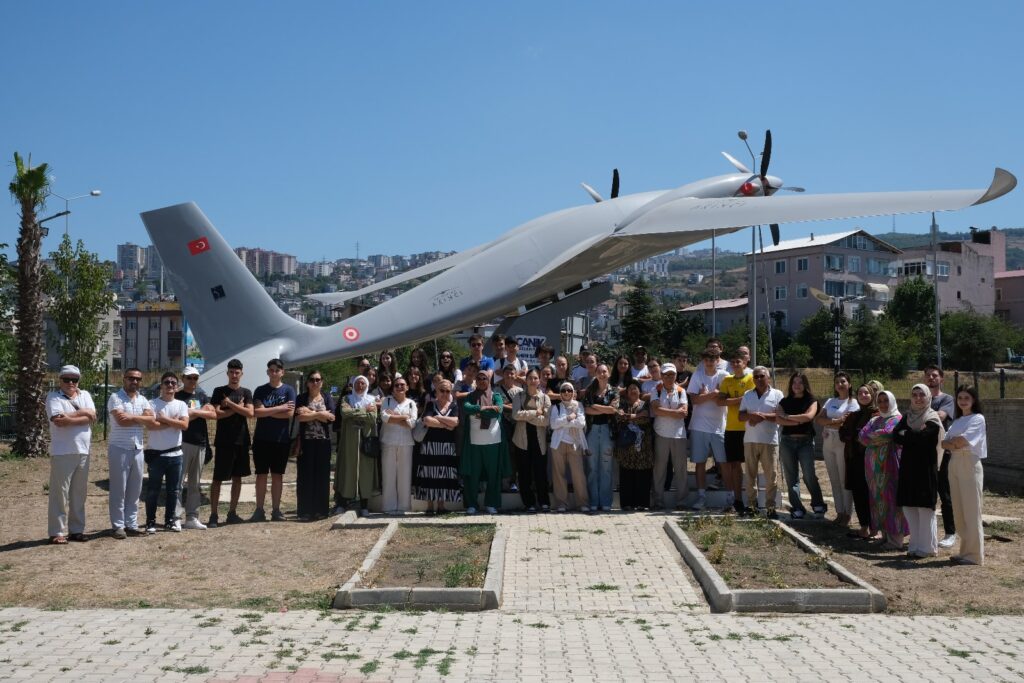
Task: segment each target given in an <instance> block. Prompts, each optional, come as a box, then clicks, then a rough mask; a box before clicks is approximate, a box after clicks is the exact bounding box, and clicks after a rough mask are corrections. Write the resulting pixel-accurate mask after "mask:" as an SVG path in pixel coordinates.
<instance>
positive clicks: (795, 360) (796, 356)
mask: <svg viewBox="0 0 1024 683" xmlns="http://www.w3.org/2000/svg"><path fill="white" fill-rule="evenodd" d="M775 360H776V361H778V364H779V365H780V366H781V367H784V368H792V369H794V370H796V369H799V368H806V367H807V366H808V365H809V364H810V362H811V350H810V348H808V347H807V346H806V345H804V344H801V343H800V342H792V343H791V344H789V345H788V346H786V348H784V349H782V350H781V351H779V352H778V353H777V354H775Z"/></svg>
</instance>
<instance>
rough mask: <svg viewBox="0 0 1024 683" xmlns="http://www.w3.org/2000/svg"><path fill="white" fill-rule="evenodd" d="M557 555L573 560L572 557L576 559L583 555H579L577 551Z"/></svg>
mask: <svg viewBox="0 0 1024 683" xmlns="http://www.w3.org/2000/svg"><path fill="white" fill-rule="evenodd" d="M559 557H564V558H565V559H567V560H573V559H576V558H578V557H583V555H581V554H579V553H566V554H564V555H559Z"/></svg>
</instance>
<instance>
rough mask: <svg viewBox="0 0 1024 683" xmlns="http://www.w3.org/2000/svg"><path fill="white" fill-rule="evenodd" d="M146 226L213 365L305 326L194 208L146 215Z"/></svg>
mask: <svg viewBox="0 0 1024 683" xmlns="http://www.w3.org/2000/svg"><path fill="white" fill-rule="evenodd" d="M142 222H143V223H144V224H145V226H146V230H147V231H148V232H149V236H150V238H152V240H153V244H154V245H155V246H156V248H157V251H158V252H159V253H160V258H161V260H162V261H163V263H164V266H165V271H164V272H165V276H166V277H167V278H168V279H169V280H170V282H171V285H172V287H173V288H174V293H175V295H176V296H177V298H178V301H179V302H180V303H181V308H182V311H183V312H184V315H185V319H186V320H187V321H188V323H189V325H190V326H191V328H192V331H193V333H194V334H195V336H196V341H197V342H198V343H199V348H200V350H201V351H202V353H203V357H204V359H205V360H206V363H207V364H208V365H214V364H217V363H220V362H222V361H224V360H226V359H228V358H230V357H231V356H232V355H235V354H237V353H239V352H241V351H244V350H245V349H248V348H251V347H252V346H254V345H256V344H259V343H261V342H264V341H266V340H268V339H273V338H274V337H276V336H278V335H279V333H280V332H281V331H282V330H284V329H286V328H289V327H293V326H295V325H300V324H301V323H299V322H298V321H296V320H295V319H294V318H291V317H290V316H288V315H287V314H286V313H285V312H284V311H282V310H281V309H280V308H278V306H277V304H275V303H274V300H273V299H271V298H270V295H269V294H267V292H266V290H265V289H263V287H262V286H261V285H260V283H259V282H258V281H257V280H256V278H255V277H254V276H253V274H252V273H250V272H249V270H248V269H247V268H246V267H245V264H243V263H242V261H241V259H239V258H238V256H237V255H236V254H235V252H234V251H232V249H231V247H230V246H228V243H227V242H226V241H225V240H224V238H223V237H221V235H220V233H219V232H217V229H216V228H214V227H213V224H212V223H210V221H209V219H207V218H206V216H205V215H204V214H203V212H202V211H201V210H200V209H199V207H198V206H196V205H195V204H194V203H192V202H188V203H185V204H176V205H174V206H168V207H166V208H163V209H155V210H153V211H146V212H144V213H143V214H142ZM271 357H272V356H268V357H267V358H268V359H269V358H271Z"/></svg>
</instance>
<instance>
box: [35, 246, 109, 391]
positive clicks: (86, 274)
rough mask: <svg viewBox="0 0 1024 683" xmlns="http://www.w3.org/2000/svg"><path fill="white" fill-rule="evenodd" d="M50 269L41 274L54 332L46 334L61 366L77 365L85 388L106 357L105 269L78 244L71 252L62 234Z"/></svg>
mask: <svg viewBox="0 0 1024 683" xmlns="http://www.w3.org/2000/svg"><path fill="white" fill-rule="evenodd" d="M50 259H51V261H52V262H53V268H52V269H49V268H48V269H46V270H45V272H44V274H43V291H44V292H46V295H47V296H48V297H49V300H50V301H49V314H50V317H51V318H52V319H53V322H54V325H55V327H56V328H57V331H56V333H49V338H50V344H51V345H52V346H53V347H54V348H56V349H57V354H58V356H59V357H60V360H61V362H62V363H71V364H72V365H77V366H78V367H79V368H80V369H81V370H82V373H83V381H84V384H85V385H91V384H92V383H93V382H95V381H96V380H97V379H98V378H99V375H98V371H99V368H100V364H101V363H102V361H103V358H104V357H105V356H106V354H107V351H108V350H109V349H108V348H107V343H106V341H105V338H106V330H105V329H104V328H103V327H102V326H101V319H102V318H103V316H105V315H106V314H107V313H109V312H110V310H111V309H113V308H114V301H115V296H114V294H113V292H111V291H109V290H108V289H107V276H108V274H109V272H108V271H109V269H108V268H107V266H106V265H104V264H103V263H101V262H100V260H99V258H98V257H97V256H96V254H94V253H92V252H91V251H87V250H86V248H85V244H84V243H83V242H82V240H78V244H77V245H76V246H75V248H74V249H72V248H71V238H70V237H68V235H67V234H66V233H65V235H64V239H62V240H61V243H60V246H59V247H57V251H53V252H50Z"/></svg>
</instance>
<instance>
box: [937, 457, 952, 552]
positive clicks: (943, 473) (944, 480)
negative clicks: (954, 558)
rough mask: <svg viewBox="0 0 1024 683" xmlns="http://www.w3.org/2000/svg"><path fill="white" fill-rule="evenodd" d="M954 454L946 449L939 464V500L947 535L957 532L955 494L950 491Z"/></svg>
mask: <svg viewBox="0 0 1024 683" xmlns="http://www.w3.org/2000/svg"><path fill="white" fill-rule="evenodd" d="M952 456H953V454H952V453H950V452H949V451H944V452H943V453H942V463H941V464H940V465H939V482H938V483H939V502H940V503H941V507H942V528H943V529H944V530H945V532H946V535H947V536H952V535H953V534H955V533H956V524H954V523H953V496H952V495H951V494H950V492H949V459H950V458H951V457H952Z"/></svg>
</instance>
